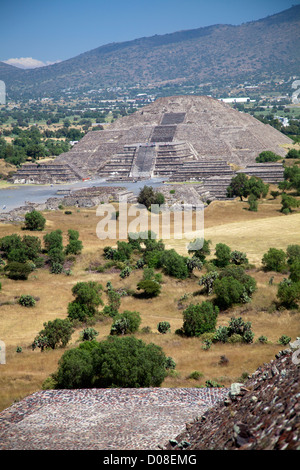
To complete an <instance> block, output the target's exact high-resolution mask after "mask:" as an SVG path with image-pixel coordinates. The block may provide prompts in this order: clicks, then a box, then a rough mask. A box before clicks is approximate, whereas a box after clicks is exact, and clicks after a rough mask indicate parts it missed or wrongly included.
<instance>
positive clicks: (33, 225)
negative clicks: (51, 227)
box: [24, 210, 46, 231]
mask: <svg viewBox="0 0 300 470" xmlns="http://www.w3.org/2000/svg"><path fill="white" fill-rule="evenodd" d="M45 224H46V219H45V217H43V215H42V214H41V213H40V212H38V211H36V210H33V211H32V212H28V213H27V214H26V215H25V226H24V229H25V230H38V231H41V230H44V228H45Z"/></svg>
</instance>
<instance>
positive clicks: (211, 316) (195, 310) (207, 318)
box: [182, 301, 219, 336]
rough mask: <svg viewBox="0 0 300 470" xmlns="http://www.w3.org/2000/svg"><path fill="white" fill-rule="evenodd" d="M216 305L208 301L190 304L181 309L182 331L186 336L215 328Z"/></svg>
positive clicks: (198, 334) (217, 312)
mask: <svg viewBox="0 0 300 470" xmlns="http://www.w3.org/2000/svg"><path fill="white" fill-rule="evenodd" d="M218 314H219V309H218V307H214V306H213V304H212V303H211V302H209V301H207V302H202V303H201V304H196V305H194V304H191V305H189V307H188V308H187V309H185V310H184V311H183V319H184V322H183V327H182V329H183V332H184V334H185V335H186V336H200V335H202V334H203V333H206V332H210V331H213V330H215V328H216V322H217V317H218Z"/></svg>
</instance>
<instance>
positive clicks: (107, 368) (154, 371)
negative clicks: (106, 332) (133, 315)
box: [52, 336, 167, 389]
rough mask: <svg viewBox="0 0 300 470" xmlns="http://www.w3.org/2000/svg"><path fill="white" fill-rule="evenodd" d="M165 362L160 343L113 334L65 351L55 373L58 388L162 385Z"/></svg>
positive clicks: (164, 374) (54, 377)
mask: <svg viewBox="0 0 300 470" xmlns="http://www.w3.org/2000/svg"><path fill="white" fill-rule="evenodd" d="M166 364H167V357H166V355H165V354H164V352H163V350H162V349H161V348H160V347H159V346H156V345H155V344H152V343H150V344H145V343H144V342H143V341H142V340H138V339H136V338H134V337H133V336H124V337H118V336H110V337H109V338H108V339H107V340H105V341H101V342H99V343H97V342H96V341H84V342H83V343H81V344H80V346H79V347H78V348H73V349H70V350H69V351H65V352H64V354H63V355H62V357H61V358H60V360H59V367H58V370H57V371H56V372H55V373H54V374H53V375H52V377H53V379H54V382H55V388H56V389H80V388H91V387H93V388H111V387H122V388H138V387H159V386H160V385H161V384H162V382H163V380H164V379H165V377H166Z"/></svg>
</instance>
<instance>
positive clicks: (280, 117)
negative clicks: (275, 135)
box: [274, 116, 289, 127]
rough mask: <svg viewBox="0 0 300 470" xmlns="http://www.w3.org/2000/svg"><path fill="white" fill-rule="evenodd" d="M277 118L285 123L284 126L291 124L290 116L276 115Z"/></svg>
mask: <svg viewBox="0 0 300 470" xmlns="http://www.w3.org/2000/svg"><path fill="white" fill-rule="evenodd" d="M274 118H275V119H278V121H280V122H281V124H282V125H283V127H287V126H288V125H289V120H288V118H286V117H282V116H274Z"/></svg>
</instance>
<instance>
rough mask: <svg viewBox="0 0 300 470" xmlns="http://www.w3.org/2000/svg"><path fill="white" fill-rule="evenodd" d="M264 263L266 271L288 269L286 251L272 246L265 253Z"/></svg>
mask: <svg viewBox="0 0 300 470" xmlns="http://www.w3.org/2000/svg"><path fill="white" fill-rule="evenodd" d="M262 264H263V266H264V269H265V270H266V271H276V272H279V273H280V272H282V271H283V270H284V269H286V253H285V252H284V251H283V250H278V249H277V248H270V249H269V250H268V252H267V253H265V254H264V255H263V258H262Z"/></svg>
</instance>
